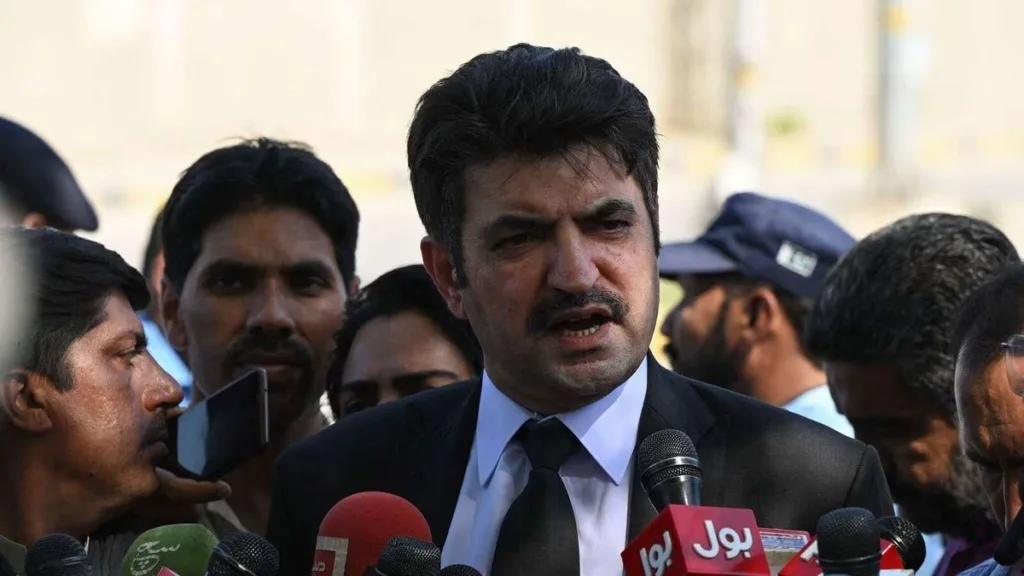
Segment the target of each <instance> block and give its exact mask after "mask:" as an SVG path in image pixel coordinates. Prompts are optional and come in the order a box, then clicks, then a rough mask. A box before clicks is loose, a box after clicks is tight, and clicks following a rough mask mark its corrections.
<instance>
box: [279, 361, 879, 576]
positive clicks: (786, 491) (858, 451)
mask: <svg viewBox="0 0 1024 576" xmlns="http://www.w3.org/2000/svg"><path fill="white" fill-rule="evenodd" d="M480 388H481V387H480V381H479V380H473V381H467V382H461V383H458V384H452V385H449V386H445V387H444V388H441V389H438V390H433V391H430V392H424V393H421V394H417V395H415V396H411V397H409V398H406V399H403V400H401V401H398V402H393V403H390V404H386V405H384V406H380V407H377V408H374V409H372V410H368V411H366V412H362V413H358V414H355V415H353V416H350V417H347V418H345V419H344V420H342V421H340V422H338V423H337V424H335V425H333V426H331V427H330V428H328V429H327V430H325V431H323V432H322V433H320V434H318V435H317V436H314V437H313V438H310V439H308V440H305V441H303V442H301V443H299V444H297V445H295V446H293V447H292V448H290V449H289V450H288V451H287V452H285V453H284V455H283V456H281V458H280V459H279V460H278V462H277V464H276V466H275V473H274V480H273V500H272V504H271V510H270V525H269V529H268V538H269V540H270V542H271V543H273V544H274V546H276V547H277V549H278V551H279V552H280V553H281V574H289V575H291V574H305V573H307V572H308V571H309V568H310V566H311V565H312V560H313V551H314V549H315V545H316V535H317V530H318V529H319V526H320V521H321V520H323V517H324V516H325V515H326V514H327V512H328V510H330V509H331V507H332V506H333V505H334V504H335V503H337V502H338V501H339V500H341V499H342V498H344V497H346V496H349V495H351V494H355V493H357V492H363V491H370V490H374V491H381V492H390V493H392V494H397V495H399V496H401V497H403V498H405V499H407V500H409V501H410V502H412V503H413V504H414V505H416V507H417V508H419V510H420V511H421V512H423V516H424V517H425V518H426V519H427V522H428V523H429V524H430V530H431V533H432V535H433V538H434V542H435V543H436V544H437V545H438V546H443V545H444V541H445V539H446V538H447V537H448V528H449V526H450V524H451V520H452V515H453V514H454V512H455V504H456V501H457V499H458V496H459V491H460V490H461V488H462V480H463V475H464V473H465V471H466V465H467V463H468V461H469V452H470V448H471V447H472V443H473V436H474V432H475V429H476V420H477V409H478V406H479V403H480ZM670 428H671V429H677V430H682V431H683V432H685V433H686V434H687V435H688V436H689V437H690V438H691V439H692V440H693V442H694V444H696V446H697V452H698V454H699V456H700V462H701V468H702V469H703V472H704V482H703V495H702V501H703V504H704V505H705V506H721V507H732V508H749V509H751V510H753V511H754V514H755V515H756V516H757V520H758V525H759V526H765V527H771V528H788V529H794V530H806V531H808V532H811V533H814V532H815V528H816V525H817V522H818V518H819V517H820V516H821V515H822V514H825V513H826V512H829V511H831V510H834V509H836V508H842V507H846V506H860V507H863V508H867V509H869V510H871V511H872V512H874V513H875V514H876V515H877V516H883V515H890V514H892V500H891V498H890V496H889V489H888V486H887V485H886V482H885V476H884V475H883V473H882V467H881V464H880V462H879V460H878V455H877V454H876V453H875V451H874V449H872V448H870V447H868V446H865V445H864V444H863V443H861V442H858V441H857V440H852V439H849V438H847V437H845V436H843V435H841V434H839V433H837V432H835V431H833V430H831V429H830V428H827V427H825V426H822V425H820V424H818V423H816V422H812V421H811V420H808V419H806V418H803V417H801V416H797V415H795V414H792V413H790V412H787V411H785V410H782V409H779V408H775V407H773V406H769V405H767V404H764V403H762V402H758V401H756V400H752V399H750V398H747V397H745V396H740V395H738V394H734V393H732V392H729V391H727V390H723V389H721V388H717V387H714V386H710V385H707V384H703V383H701V382H697V381H694V380H690V379H688V378H684V377H681V376H678V375H676V374H674V373H672V372H669V371H668V370H666V369H664V368H662V367H661V366H659V365H658V363H657V362H656V361H654V359H653V358H649V360H648V383H647V397H646V399H645V400H644V407H643V410H642V412H641V415H640V427H639V432H638V434H637V440H638V441H641V440H643V439H644V438H646V437H647V436H648V435H649V434H651V433H653V432H656V431H658V430H665V429H670ZM633 477H634V478H633V494H632V497H631V499H630V514H629V538H630V539H632V538H633V537H634V536H636V535H637V534H638V533H639V532H640V530H642V529H643V528H644V526H646V525H647V524H648V523H649V522H650V521H651V520H652V519H653V518H654V517H655V516H656V512H655V509H654V507H653V506H652V505H651V503H650V501H649V500H648V498H647V496H646V494H645V493H644V491H643V489H642V488H641V486H640V482H639V475H638V474H634V475H633Z"/></svg>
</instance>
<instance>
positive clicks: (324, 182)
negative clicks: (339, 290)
mask: <svg viewBox="0 0 1024 576" xmlns="http://www.w3.org/2000/svg"><path fill="white" fill-rule="evenodd" d="M279 206H288V207H292V208H297V209H299V210H302V211H303V212H306V213H307V214H309V215H310V216H312V217H313V218H314V219H315V220H316V221H317V222H318V223H319V224H320V226H321V227H322V228H323V230H324V232H325V233H326V234H327V235H328V236H329V237H330V238H331V241H332V243H333V244H334V253H335V258H336V260H337V262H338V268H339V270H340V271H341V275H342V277H343V278H344V281H345V284H346V286H350V285H351V283H352V279H353V277H354V275H355V265H356V264H355V261H356V240H357V237H358V232H359V210H358V208H356V203H355V201H354V200H353V199H352V196H351V195H350V194H349V192H348V189H347V188H345V185H344V184H342V183H341V180H339V179H338V177H337V175H335V174H334V171H333V170H331V167H330V166H328V165H327V164H326V163H324V161H323V160H320V159H319V158H317V156H316V155H315V154H313V152H312V150H310V149H309V148H308V147H306V146H305V145H303V144H299V143H291V142H281V141H278V140H272V139H270V138H258V139H256V140H246V141H244V142H241V143H239V144H236V145H234V146H229V147H226V148H219V149H217V150H214V151H212V152H208V153H207V154H205V155H204V156H203V157H201V158H200V159H199V160H197V161H196V162H195V163H194V164H192V166H190V167H189V168H188V169H187V170H185V172H184V174H182V176H181V179H180V180H178V183H177V184H176V185H175V186H174V190H173V191H172V192H171V197H170V199H169V200H168V201H167V205H166V206H165V207H164V215H163V226H162V234H161V235H162V239H163V245H164V260H165V262H166V271H165V274H166V275H167V277H168V278H169V279H170V281H171V283H172V284H173V285H174V286H175V287H177V288H178V289H180V288H181V286H182V285H183V284H184V283H185V277H186V276H187V275H188V272H189V270H190V269H191V268H192V265H193V264H194V263H195V261H196V258H198V257H199V252H200V249H201V247H202V237H203V234H204V233H205V232H206V230H207V229H208V228H209V227H210V226H211V225H213V224H214V223H216V222H219V221H220V220H222V219H224V218H226V217H228V216H231V215H233V214H238V213H240V212H248V211H253V210H259V209H261V208H268V207H279Z"/></svg>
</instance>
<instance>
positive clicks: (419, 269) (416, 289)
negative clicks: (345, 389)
mask: <svg viewBox="0 0 1024 576" xmlns="http://www.w3.org/2000/svg"><path fill="white" fill-rule="evenodd" d="M402 312H417V313H419V314H422V315H423V316H425V317H426V318H427V319H429V320H430V321H431V322H433V323H434V325H436V326H437V327H438V329H440V330H441V333H442V334H444V336H445V337H446V338H448V340H449V341H451V343H452V344H454V345H455V346H456V347H457V348H458V349H459V351H460V352H461V353H462V356H463V357H464V358H465V359H466V362H467V363H468V364H469V365H470V366H471V367H472V368H473V370H474V371H475V372H476V373H477V374H479V373H481V372H482V371H483V364H484V360H483V352H482V351H481V349H480V343H479V342H477V339H476V335H475V334H474V333H473V329H472V328H471V327H470V325H469V322H466V321H465V320H460V319H459V318H457V317H455V315H454V314H452V313H451V311H450V310H448V305H447V304H446V303H445V301H444V298H442V297H441V294H440V293H438V291H437V288H436V287H435V286H434V281H433V280H431V278H430V275H429V274H427V271H426V269H425V268H424V267H423V266H422V265H420V264H416V265H412V266H403V267H402V268H396V269H394V270H391V271H390V272H387V273H385V274H384V275H382V276H381V277H380V278H377V279H376V280H374V281H373V282H371V283H370V284H368V285H367V286H366V287H364V288H363V289H362V290H360V291H359V294H358V295H357V296H356V297H355V298H352V299H351V300H349V301H348V304H347V305H346V315H345V324H344V325H342V327H341V329H340V330H338V331H337V332H336V333H335V334H334V342H335V344H336V345H337V349H336V350H335V353H334V362H333V363H332V364H331V368H330V370H329V371H328V373H327V397H328V400H330V403H331V410H333V411H334V414H335V416H339V415H340V414H341V409H340V408H341V407H340V406H338V405H337V404H338V386H340V385H341V375H342V373H343V372H344V370H345V362H346V361H347V360H348V355H349V352H350V351H351V349H352V343H353V342H354V341H355V339H356V335H357V334H359V331H360V330H362V329H363V327H364V326H366V325H367V324H369V323H370V322H371V321H373V320H376V319H377V318H388V317H391V316H396V315H398V314H401V313H402Z"/></svg>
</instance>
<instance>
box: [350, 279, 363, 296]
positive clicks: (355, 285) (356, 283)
mask: <svg viewBox="0 0 1024 576" xmlns="http://www.w3.org/2000/svg"><path fill="white" fill-rule="evenodd" d="M362 287H363V281H362V280H361V279H360V278H359V275H358V274H353V275H352V281H351V282H349V285H348V297H349V298H355V297H356V295H357V294H359V289H360V288H362Z"/></svg>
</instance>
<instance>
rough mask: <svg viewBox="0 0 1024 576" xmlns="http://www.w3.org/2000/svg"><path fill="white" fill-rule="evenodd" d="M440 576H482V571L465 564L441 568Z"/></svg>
mask: <svg viewBox="0 0 1024 576" xmlns="http://www.w3.org/2000/svg"><path fill="white" fill-rule="evenodd" d="M438 576H481V574H480V571H479V570H477V569H476V568H473V567H472V566H466V565H465V564H452V565H451V566H445V567H444V568H441V573H440V574H439V575H438Z"/></svg>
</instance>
